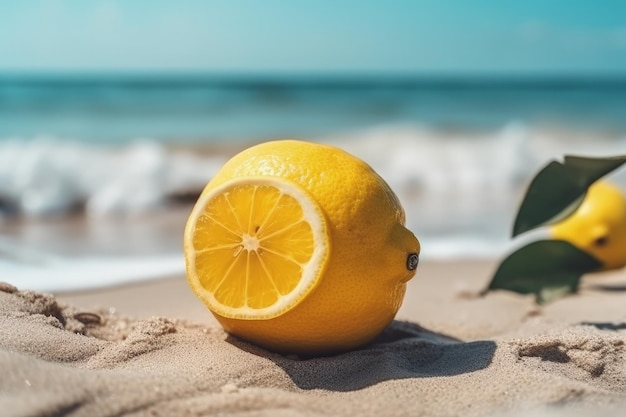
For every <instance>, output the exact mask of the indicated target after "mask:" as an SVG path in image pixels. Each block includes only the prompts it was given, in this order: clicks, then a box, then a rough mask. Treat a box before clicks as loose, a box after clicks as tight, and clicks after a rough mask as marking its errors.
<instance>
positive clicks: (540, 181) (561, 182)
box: [513, 155, 626, 237]
mask: <svg viewBox="0 0 626 417" xmlns="http://www.w3.org/2000/svg"><path fill="white" fill-rule="evenodd" d="M624 162H626V155H625V156H616V157H610V158H586V157H579V156H569V155H568V156H565V158H564V161H563V163H560V162H557V161H552V162H550V163H549V164H548V165H546V166H545V167H544V168H543V169H542V170H541V171H539V173H537V175H536V176H535V178H533V180H532V181H531V183H530V185H529V187H528V190H527V191H526V195H525V196H524V199H523V200H522V204H521V205H520V208H519V211H518V212H517V218H516V219H515V223H514V225H513V237H515V236H517V235H519V234H521V233H524V232H527V231H529V230H532V229H535V228H537V227H540V226H545V225H548V224H552V223H556V222H558V221H560V220H563V219H564V218H566V217H567V216H569V215H570V214H572V213H573V212H574V211H576V209H577V208H578V206H580V204H581V203H582V201H583V198H584V197H585V193H586V192H587V188H589V186H590V185H591V184H593V183H594V182H595V181H597V180H598V179H600V178H601V177H603V176H604V175H606V174H608V173H609V172H611V171H613V170H615V169H616V168H618V167H620V166H621V165H622V164H624Z"/></svg>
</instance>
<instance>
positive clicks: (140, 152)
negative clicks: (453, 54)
mask: <svg viewBox="0 0 626 417" xmlns="http://www.w3.org/2000/svg"><path fill="white" fill-rule="evenodd" d="M274 138H301V139H306V140H311V141H317V142H323V143H330V144H334V145H337V146H340V147H342V148H344V149H346V150H347V151H349V152H351V153H353V154H355V155H357V156H359V157H361V158H362V159H364V160H365V161H367V162H368V163H369V164H370V165H372V167H373V168H374V169H376V170H377V171H378V172H379V173H380V174H381V175H382V176H383V178H385V179H386V180H387V182H389V184H390V185H391V187H392V188H393V189H394V191H396V193H397V194H398V196H399V198H400V200H401V202H402V204H403V206H404V207H405V210H406V213H407V223H408V226H409V228H411V229H412V230H413V231H414V232H415V233H416V234H417V235H418V237H419V238H420V240H421V242H422V245H423V251H422V256H423V257H425V258H439V259H449V258H469V259H472V258H494V257H498V256H502V254H503V253H504V252H505V251H507V250H509V249H510V247H511V245H514V244H515V242H512V241H511V239H510V229H511V225H512V222H513V219H514V216H515V212H516V209H517V206H518V204H519V201H520V198H521V196H522V195H523V192H524V189H525V186H526V185H527V183H528V181H529V180H530V179H531V178H532V176H533V175H534V173H536V172H537V170H539V169H540V168H541V167H542V166H543V165H545V164H546V163H547V162H548V161H550V160H552V159H560V158H562V156H563V155H565V154H576V155H583V156H614V155H623V154H626V82H624V81H623V80H606V79H603V80H597V79H595V80H594V79H556V78H553V79H519V78H517V79H495V80H491V79H488V78H481V79H475V78H474V79H472V78H454V79H441V78H350V79H349V78H337V77H335V78H328V77H327V78H311V77H309V78H306V77H301V78H279V77H273V78H272V77H265V78H259V77H257V78H254V77H215V76H214V77H208V76H194V77H172V76H168V77H156V76H151V77H140V76H115V77H113V76H89V77H75V76H74V77H70V76H54V77H44V76H39V77H29V78H24V77H19V76H16V75H13V76H4V77H0V213H2V214H0V228H2V227H3V225H4V227H5V228H6V227H8V226H10V225H11V223H12V222H15V221H16V219H18V218H19V219H21V221H24V220H23V219H25V218H27V219H28V218H32V219H40V218H48V217H49V216H59V215H62V214H63V213H70V212H72V213H75V212H76V210H77V208H79V209H80V210H81V211H82V213H83V214H82V215H84V216H87V217H89V218H96V219H98V218H100V219H107V218H111V217H113V216H120V215H122V216H124V215H128V214H132V215H134V216H137V215H141V213H151V212H153V211H155V210H160V209H163V207H167V204H168V201H170V199H169V197H170V196H171V195H173V194H177V193H185V192H197V191H198V190H199V189H201V187H202V186H203V185H204V184H205V183H206V182H207V181H208V180H209V179H210V178H211V176H212V175H214V173H215V172H216V171H217V170H218V169H219V167H220V166H221V165H222V164H223V163H224V162H225V161H226V160H227V159H228V158H229V157H230V156H232V154H233V152H235V150H237V149H241V148H243V147H245V146H248V145H251V144H254V143H258V142H262V141H265V140H270V139H274ZM206 149H211V152H207V151H206ZM625 177H626V175H624V173H623V172H621V171H620V170H618V171H617V172H616V173H615V174H614V175H612V176H611V178H612V179H613V180H614V181H616V182H618V183H619V184H621V185H623V186H624V187H626V179H625ZM63 238H64V237H63V236H60V239H63ZM57 252H58V251H57ZM57 252H55V248H54V247H50V248H47V249H46V250H43V251H42V250H41V249H40V248H39V249H38V250H36V251H34V250H33V248H31V247H29V246H28V245H27V244H26V245H25V244H24V243H23V242H20V241H16V240H15V239H13V238H12V237H11V236H6V234H5V236H0V271H4V273H3V274H2V275H3V276H4V275H5V273H6V274H7V276H9V275H10V276H12V277H17V278H15V279H17V280H19V282H21V283H23V285H25V286H28V287H31V288H37V289H44V290H60V289H64V290H66V289H78V288H88V287H90V286H93V285H95V283H98V284H99V285H107V284H116V283H123V282H129V281H132V280H137V279H147V278H151V277H156V276H159V275H163V274H171V273H176V272H181V271H182V269H183V262H182V255H181V253H180V252H179V251H170V252H168V253H162V251H161V252H158V251H155V253H154V254H150V253H147V254H146V253H143V254H142V255H141V256H138V255H136V254H134V255H133V256H125V257H121V256H116V257H110V256H108V257H107V256H103V254H102V253H100V252H99V251H98V250H96V249H93V250H92V249H90V248H89V247H86V248H85V250H84V253H83V254H82V256H80V257H79V258H76V257H72V258H68V257H67V256H61V255H60V254H59V253H57ZM157 252H158V253H157ZM90 271H91V272H90ZM44 274H45V275H46V276H47V279H46V281H45V282H44V281H42V280H41V279H40V278H39V277H40V276H42V275H44ZM93 274H97V275H98V279H94V280H90V281H89V282H85V281H84V280H80V279H79V277H81V276H85V275H92V276H94V275H93ZM51 277H52V278H51ZM19 282H18V284H19Z"/></svg>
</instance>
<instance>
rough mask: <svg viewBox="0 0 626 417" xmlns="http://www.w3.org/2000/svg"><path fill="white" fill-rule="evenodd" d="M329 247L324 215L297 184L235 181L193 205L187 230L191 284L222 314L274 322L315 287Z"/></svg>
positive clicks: (268, 180)
mask: <svg viewBox="0 0 626 417" xmlns="http://www.w3.org/2000/svg"><path fill="white" fill-rule="evenodd" d="M329 246H330V242H329V237H328V230H327V226H326V220H325V217H324V214H323V212H322V210H321V209H320V207H319V206H318V204H317V203H316V202H315V200H313V199H312V198H311V197H310V196H309V195H308V194H307V193H306V192H305V191H304V190H302V189H301V188H300V187H299V186H297V185H295V184H293V183H291V182H288V181H285V180H283V179H278V178H270V177H258V178H248V177H247V178H237V179H234V180H230V181H228V182H226V183H224V184H222V185H220V186H218V187H216V188H214V189H211V190H210V191H208V192H206V193H203V194H202V195H201V196H200V198H199V199H198V201H197V203H196V205H195V206H194V208H193V210H192V212H191V215H190V216H189V220H188V221H187V226H186V228H185V254H186V264H187V265H186V267H187V278H188V280H189V283H190V285H191V287H192V289H193V290H194V292H195V293H196V294H197V295H198V296H199V297H200V298H201V299H202V300H203V301H204V302H205V303H206V304H207V306H208V307H209V308H210V309H211V310H212V311H213V312H214V313H216V314H218V315H220V316H223V317H228V318H236V319H246V320H264V319H271V318H274V317H277V316H280V315H282V314H284V313H286V312H287V311H289V310H290V309H292V308H293V307H295V306H296V305H298V303H299V302H300V301H302V299H304V297H306V295H307V294H308V293H309V292H311V291H312V290H313V288H315V286H316V285H317V283H318V281H319V280H320V277H321V275H322V273H323V271H324V268H325V266H326V263H327V259H328V254H329V252H330V250H329Z"/></svg>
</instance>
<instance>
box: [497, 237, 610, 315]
mask: <svg viewBox="0 0 626 417" xmlns="http://www.w3.org/2000/svg"><path fill="white" fill-rule="evenodd" d="M601 267H602V263H601V262H600V261H598V260H597V259H596V258H594V257H593V256H591V255H589V254H588V253H586V252H583V251H581V250H580V249H578V248H577V247H575V246H573V245H572V244H570V243H568V242H565V241H561V240H540V241H537V242H532V243H530V244H528V245H526V246H523V247H522V248H520V249H518V250H516V251H515V252H513V253H512V254H510V255H509V256H508V257H507V258H506V259H504V260H503V261H502V263H501V264H500V266H499V267H498V269H497V271H496V273H495V275H494V277H493V279H492V280H491V283H490V284H489V286H488V287H487V289H486V290H485V292H488V291H493V290H509V291H513V292H516V293H519V294H534V295H535V299H536V301H537V303H539V304H543V303H548V302H550V301H553V300H555V299H557V298H559V297H562V296H563V295H566V294H569V293H575V292H576V291H577V290H578V283H579V282H580V278H581V277H582V276H583V274H585V273H588V272H593V271H597V270H599V269H600V268H601Z"/></svg>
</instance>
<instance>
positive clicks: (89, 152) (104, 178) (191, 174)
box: [0, 138, 225, 216]
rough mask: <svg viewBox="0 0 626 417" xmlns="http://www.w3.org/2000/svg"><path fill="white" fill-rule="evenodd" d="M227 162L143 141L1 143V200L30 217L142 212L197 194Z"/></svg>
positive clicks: (10, 141)
mask: <svg viewBox="0 0 626 417" xmlns="http://www.w3.org/2000/svg"><path fill="white" fill-rule="evenodd" d="M224 161H225V157H223V156H215V157H199V156H195V155H193V154H192V153H189V152H187V153H184V152H167V151H166V148H165V147H164V146H163V145H160V144H158V143H156V142H153V141H150V140H147V139H144V140H138V141H135V142H134V143H132V144H130V145H127V146H125V147H122V148H111V147H103V146H89V145H86V144H81V143H76V142H71V141H63V140H57V139H51V138H39V139H35V140H18V139H8V140H2V141H0V200H2V201H4V204H5V205H9V206H10V207H11V208H12V209H14V210H17V211H18V212H20V213H23V214H24V215H26V216H41V215H46V214H52V213H60V212H66V211H69V210H72V209H75V208H76V206H79V205H80V206H82V205H84V207H85V211H86V213H87V214H88V215H90V216H101V215H107V214H111V213H129V212H143V211H148V210H153V209H155V208H157V207H160V206H162V205H163V204H164V203H165V201H166V199H167V196H168V195H169V194H171V193H173V192H176V191H185V190H197V189H200V188H201V187H202V186H203V185H204V184H206V181H207V178H211V176H212V175H214V174H215V172H216V171H217V170H218V169H219V167H220V166H221V165H222V164H223V162H224Z"/></svg>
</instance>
